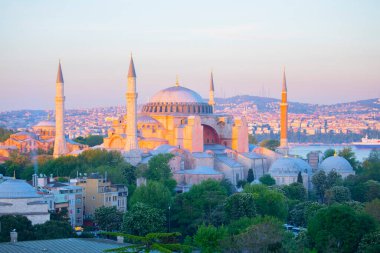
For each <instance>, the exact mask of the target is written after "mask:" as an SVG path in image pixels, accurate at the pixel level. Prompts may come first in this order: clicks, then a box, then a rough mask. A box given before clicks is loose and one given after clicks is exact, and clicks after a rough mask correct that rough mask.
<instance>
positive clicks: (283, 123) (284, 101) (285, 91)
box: [280, 67, 288, 154]
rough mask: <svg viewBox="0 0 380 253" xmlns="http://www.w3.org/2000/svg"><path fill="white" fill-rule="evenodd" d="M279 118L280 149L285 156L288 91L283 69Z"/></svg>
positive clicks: (286, 147)
mask: <svg viewBox="0 0 380 253" xmlns="http://www.w3.org/2000/svg"><path fill="white" fill-rule="evenodd" d="M280 116H281V132H280V148H281V149H283V150H284V152H285V154H287V152H288V89H287V87H286V76H285V67H284V72H283V77H282V92H281V103H280Z"/></svg>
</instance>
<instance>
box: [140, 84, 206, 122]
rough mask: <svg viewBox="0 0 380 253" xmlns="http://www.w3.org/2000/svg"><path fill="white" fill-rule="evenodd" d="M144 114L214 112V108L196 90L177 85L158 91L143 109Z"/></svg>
mask: <svg viewBox="0 0 380 253" xmlns="http://www.w3.org/2000/svg"><path fill="white" fill-rule="evenodd" d="M141 112H142V113H144V114H173V113H177V114H187V115H194V114H212V113H213V108H212V106H211V105H209V104H208V102H206V101H204V100H203V98H202V97H201V96H200V95H199V94H198V93H197V92H195V91H193V90H190V89H188V88H185V87H182V86H179V85H176V86H173V87H169V88H167V89H163V90H161V91H159V92H157V93H156V94H155V95H154V96H153V97H152V98H151V99H150V101H149V102H148V103H147V104H145V105H144V106H143V108H142V110H141Z"/></svg>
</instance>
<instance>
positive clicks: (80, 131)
mask: <svg viewBox="0 0 380 253" xmlns="http://www.w3.org/2000/svg"><path fill="white" fill-rule="evenodd" d="M215 101H216V107H215V112H216V113H219V114H234V115H239V116H244V117H246V119H247V122H248V128H249V133H250V134H253V135H255V136H257V139H258V140H259V141H261V140H263V139H268V138H278V134H279V131H280V124H279V99H275V98H267V97H258V96H249V95H245V96H235V97H231V98H216V99H215ZM141 107H142V105H140V106H139V108H140V109H141ZM125 111H126V108H125V106H113V107H98V108H86V109H70V110H67V115H66V125H65V132H66V134H67V135H68V136H69V137H70V138H71V139H74V138H77V137H79V136H82V137H87V136H89V135H103V136H105V135H106V133H107V129H108V128H109V127H110V126H111V122H112V119H114V118H117V117H119V116H121V115H123V114H125ZM48 118H54V111H53V110H20V111H3V112H0V127H4V128H8V129H13V130H18V131H23V130H28V129H29V130H30V129H31V128H32V126H34V125H36V124H37V123H38V122H39V121H42V120H47V119H48ZM379 119H380V99H368V100H361V101H354V102H350V103H339V104H334V105H315V104H305V103H297V102H289V131H290V136H289V139H290V142H293V143H323V142H325V143H336V144H339V143H350V142H353V141H359V140H360V139H361V138H362V137H364V136H365V135H366V134H367V135H368V136H369V137H370V138H379V137H380V121H379ZM292 133H293V134H292ZM300 135H302V138H301V137H300ZM321 135H326V138H323V137H321Z"/></svg>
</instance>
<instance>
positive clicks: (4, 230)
mask: <svg viewBox="0 0 380 253" xmlns="http://www.w3.org/2000/svg"><path fill="white" fill-rule="evenodd" d="M0 223H1V230H0V235H1V236H0V242H9V241H10V232H11V231H12V230H13V229H16V231H17V233H18V240H19V241H27V240H33V239H34V234H33V226H32V222H31V221H30V220H28V218H26V217H25V216H21V215H2V216H0Z"/></svg>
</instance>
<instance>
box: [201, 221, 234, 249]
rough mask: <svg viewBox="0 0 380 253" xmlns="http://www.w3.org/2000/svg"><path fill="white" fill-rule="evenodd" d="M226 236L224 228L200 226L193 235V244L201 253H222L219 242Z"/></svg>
mask: <svg viewBox="0 0 380 253" xmlns="http://www.w3.org/2000/svg"><path fill="white" fill-rule="evenodd" d="M226 235H227V230H226V229H225V228H224V227H219V228H216V227H214V226H213V225H208V226H206V225H204V224H202V225H201V226H200V227H199V228H198V230H197V233H196V234H195V235H194V243H195V245H197V246H198V247H199V248H200V249H201V252H202V253H214V252H222V248H221V242H222V240H223V239H224V238H225V237H226Z"/></svg>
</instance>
